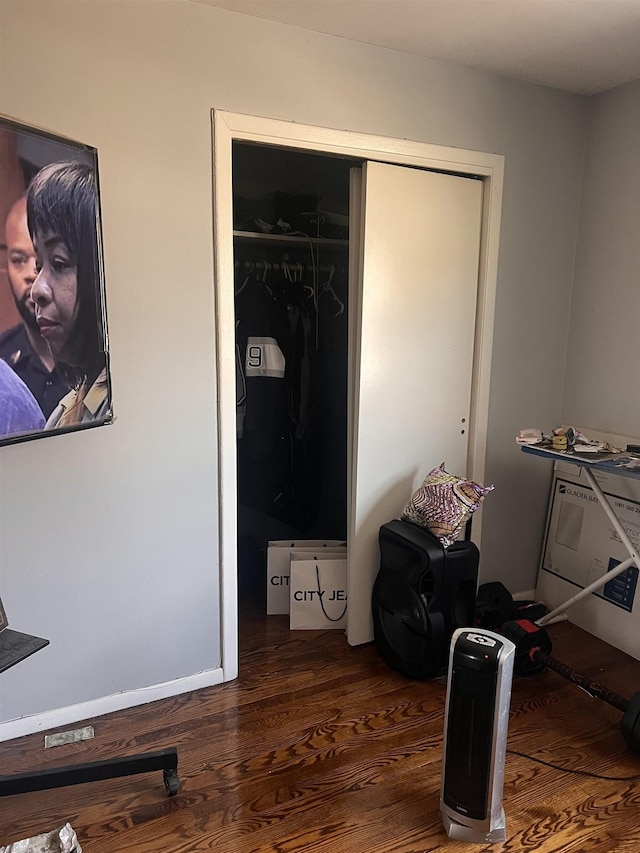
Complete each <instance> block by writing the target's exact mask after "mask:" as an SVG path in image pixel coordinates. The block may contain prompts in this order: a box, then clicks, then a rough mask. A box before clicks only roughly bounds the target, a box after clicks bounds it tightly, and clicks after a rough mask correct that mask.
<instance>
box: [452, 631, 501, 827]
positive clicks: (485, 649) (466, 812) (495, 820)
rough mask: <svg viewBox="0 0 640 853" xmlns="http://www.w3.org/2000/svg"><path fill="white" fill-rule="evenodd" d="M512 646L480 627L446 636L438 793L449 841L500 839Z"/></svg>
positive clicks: (497, 635)
mask: <svg viewBox="0 0 640 853" xmlns="http://www.w3.org/2000/svg"><path fill="white" fill-rule="evenodd" d="M515 648H516V647H515V645H514V644H513V643H512V642H511V641H510V640H508V639H506V637H501V636H500V635H499V634H495V633H493V632H492V631H486V630H484V629H482V628H458V629H457V630H456V631H455V632H454V634H453V636H452V638H451V646H450V649H449V676H448V683H447V702H446V709H445V728H444V750H443V765H442V787H441V792H440V812H441V814H442V821H443V823H444V828H445V830H446V832H447V835H449V837H451V838H456V839H459V840H461V841H468V842H471V843H477V844H481V843H485V844H486V843H495V842H499V841H504V840H505V838H506V824H505V816H504V808H503V806H502V790H503V785H504V763H505V756H506V750H507V730H508V725H509V703H510V700H511V681H512V678H513V662H514V656H515Z"/></svg>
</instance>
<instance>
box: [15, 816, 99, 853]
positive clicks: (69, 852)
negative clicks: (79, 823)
mask: <svg viewBox="0 0 640 853" xmlns="http://www.w3.org/2000/svg"><path fill="white" fill-rule="evenodd" d="M0 853H82V847H80V843H79V841H78V839H77V837H76V834H75V831H74V830H73V828H72V826H71V825H70V824H69V823H65V825H64V826H63V827H62V829H54V830H53V832H45V833H43V834H42V835H35V836H34V837H33V838H24V839H23V840H22V841H14V842H13V844H9V845H8V846H7V847H2V846H1V845H0Z"/></svg>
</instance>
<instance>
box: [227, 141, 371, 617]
mask: <svg viewBox="0 0 640 853" xmlns="http://www.w3.org/2000/svg"><path fill="white" fill-rule="evenodd" d="M360 165H361V164H360V162H359V161H357V160H354V159H351V158H345V157H337V156H331V155H326V154H325V155H322V154H316V153H310V152H306V151H296V150H291V149H285V148H279V147H275V146H268V145H261V144H253V143H245V142H238V141H234V142H233V146H232V171H233V234H234V241H233V243H234V303H235V329H236V352H237V379H236V407H237V461H238V480H237V483H238V486H237V493H238V503H237V524H238V599H239V607H240V608H242V607H243V606H244V605H245V604H247V605H250V606H251V608H253V609H255V608H257V609H258V611H259V612H263V613H264V612H266V583H265V577H266V551H267V543H268V542H269V541H270V540H274V539H275V540H290V541H292V542H293V541H296V542H298V541H304V540H332V541H346V540H347V396H348V395H347V383H348V344H349V281H348V279H349V187H350V180H351V178H350V173H351V170H352V169H353V168H359V167H360Z"/></svg>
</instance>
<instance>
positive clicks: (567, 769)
mask: <svg viewBox="0 0 640 853" xmlns="http://www.w3.org/2000/svg"><path fill="white" fill-rule="evenodd" d="M507 752H508V753H509V754H511V755H519V756H520V758H528V759H529V761H537V762H538V764H544V765H546V766H547V767H552V768H553V769H554V770H562V772H563V773H577V774H578V776H590V777H591V778H592V779H605V780H606V781H608V782H635V780H636V779H640V773H637V774H636V775H635V776H602V775H601V774H600V773H590V772H589V771H588V770H574V769H573V768H572V767H561V766H560V765H559V764H552V763H551V762H550V761H545V760H544V759H542V758H536V757H535V756H534V755H528V754H527V753H526V752H518V751H517V750H515V749H508V750H507Z"/></svg>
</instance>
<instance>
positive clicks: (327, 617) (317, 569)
mask: <svg viewBox="0 0 640 853" xmlns="http://www.w3.org/2000/svg"><path fill="white" fill-rule="evenodd" d="M316 581H317V582H318V598H319V599H320V607H321V608H322V612H323V613H324V615H325V618H326V619H328V620H329V622H339V621H340V620H341V619H343V618H344V614H345V613H346V612H347V604H348V603H349V602H346V604H345V605H344V610H343V611H342V613H341V614H340V616H337V617H335V618H334V617H333V616H329V614H328V613H327V611H326V610H325V609H324V601H323V600H322V588H321V586H320V569H319V567H318V564H317V563H316Z"/></svg>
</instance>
